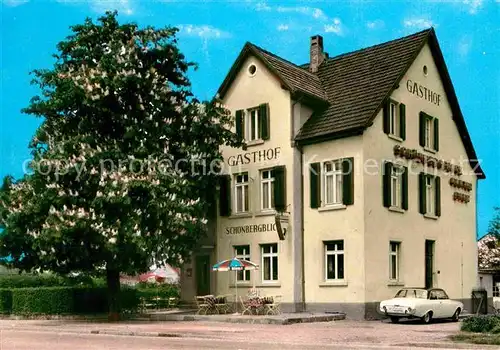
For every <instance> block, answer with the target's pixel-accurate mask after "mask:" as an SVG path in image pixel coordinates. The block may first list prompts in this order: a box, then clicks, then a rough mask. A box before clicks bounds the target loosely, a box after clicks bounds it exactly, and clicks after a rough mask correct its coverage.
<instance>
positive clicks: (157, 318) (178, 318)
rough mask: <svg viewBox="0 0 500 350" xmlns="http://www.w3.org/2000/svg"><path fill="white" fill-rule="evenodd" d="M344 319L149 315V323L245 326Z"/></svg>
mask: <svg viewBox="0 0 500 350" xmlns="http://www.w3.org/2000/svg"><path fill="white" fill-rule="evenodd" d="M345 318H346V315H345V314H342V313H337V314H329V315H311V316H296V317H294V316H289V317H279V316H277V317H273V318H271V317H267V318H266V317H262V316H238V317H231V316H224V315H150V317H149V320H150V321H209V322H225V323H246V324H275V325H290V324H296V323H311V322H331V321H340V320H344V319H345Z"/></svg>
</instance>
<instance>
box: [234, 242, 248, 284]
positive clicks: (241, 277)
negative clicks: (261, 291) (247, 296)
mask: <svg viewBox="0 0 500 350" xmlns="http://www.w3.org/2000/svg"><path fill="white" fill-rule="evenodd" d="M233 248H234V256H235V257H236V258H238V259H240V260H246V261H250V245H248V244H245V245H235V246H234V247H233ZM238 249H241V250H243V251H242V252H241V254H238ZM249 281H250V270H242V271H238V272H237V273H236V282H237V283H245V282H249Z"/></svg>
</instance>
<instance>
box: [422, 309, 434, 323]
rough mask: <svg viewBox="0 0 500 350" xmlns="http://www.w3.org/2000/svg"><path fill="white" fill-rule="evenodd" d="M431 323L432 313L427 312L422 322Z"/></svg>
mask: <svg viewBox="0 0 500 350" xmlns="http://www.w3.org/2000/svg"><path fill="white" fill-rule="evenodd" d="M431 321H432V311H429V312H427V313H426V314H425V315H424V316H423V317H422V322H423V323H426V324H429V323H431Z"/></svg>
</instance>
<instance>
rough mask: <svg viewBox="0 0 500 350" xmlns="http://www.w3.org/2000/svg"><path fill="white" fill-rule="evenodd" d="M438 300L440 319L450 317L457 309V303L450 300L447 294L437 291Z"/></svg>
mask: <svg viewBox="0 0 500 350" xmlns="http://www.w3.org/2000/svg"><path fill="white" fill-rule="evenodd" d="M437 292H438V293H437V294H438V299H439V301H440V304H441V309H442V312H443V314H442V316H441V317H451V316H453V314H454V313H455V310H456V309H457V303H456V302H455V301H454V300H450V298H449V297H448V294H446V292H445V291H444V290H442V289H441V290H438V291H437Z"/></svg>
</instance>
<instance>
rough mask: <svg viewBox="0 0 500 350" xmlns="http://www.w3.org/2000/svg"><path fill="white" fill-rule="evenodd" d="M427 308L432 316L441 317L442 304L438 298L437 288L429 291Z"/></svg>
mask: <svg viewBox="0 0 500 350" xmlns="http://www.w3.org/2000/svg"><path fill="white" fill-rule="evenodd" d="M428 302H429V308H430V309H431V310H432V318H442V317H443V304H442V302H441V300H439V295H438V292H437V290H435V289H432V290H430V291H429V300H428Z"/></svg>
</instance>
